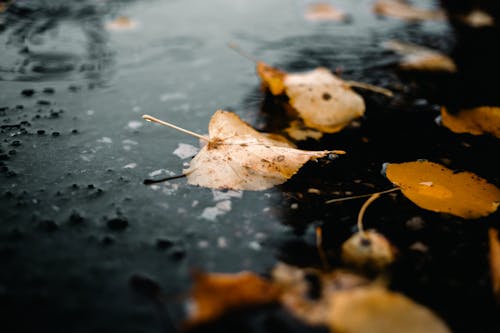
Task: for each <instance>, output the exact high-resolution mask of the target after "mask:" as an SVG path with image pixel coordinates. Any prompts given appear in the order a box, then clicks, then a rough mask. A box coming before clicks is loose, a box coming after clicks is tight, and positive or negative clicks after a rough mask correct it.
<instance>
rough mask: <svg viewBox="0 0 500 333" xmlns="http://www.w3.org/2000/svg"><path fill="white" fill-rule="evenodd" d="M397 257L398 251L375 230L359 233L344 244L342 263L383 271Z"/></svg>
mask: <svg viewBox="0 0 500 333" xmlns="http://www.w3.org/2000/svg"><path fill="white" fill-rule="evenodd" d="M395 255H396V249H395V248H394V247H393V246H392V245H391V243H390V242H389V241H388V240H387V238H385V237H384V236H383V235H382V234H380V233H378V232H376V231H375V230H366V231H363V232H357V233H355V234H354V235H352V236H351V237H350V238H349V239H348V240H346V241H345V242H344V243H343V244H342V261H343V262H345V263H347V264H350V265H353V266H355V267H357V268H361V269H370V270H383V269H384V268H386V267H387V266H389V265H390V264H392V263H393V262H394V260H395Z"/></svg>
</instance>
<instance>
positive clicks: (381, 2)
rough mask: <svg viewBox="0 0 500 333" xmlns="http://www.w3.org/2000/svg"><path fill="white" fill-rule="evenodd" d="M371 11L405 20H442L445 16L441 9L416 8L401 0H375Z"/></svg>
mask: <svg viewBox="0 0 500 333" xmlns="http://www.w3.org/2000/svg"><path fill="white" fill-rule="evenodd" d="M373 12H374V13H375V14H378V15H383V16H388V17H393V18H398V19H401V20H406V21H424V20H443V19H445V17H446V15H445V13H444V12H443V11H442V10H437V9H424V8H418V7H415V6H412V5H411V4H409V3H408V2H406V1H401V0H377V1H375V3H374V5H373Z"/></svg>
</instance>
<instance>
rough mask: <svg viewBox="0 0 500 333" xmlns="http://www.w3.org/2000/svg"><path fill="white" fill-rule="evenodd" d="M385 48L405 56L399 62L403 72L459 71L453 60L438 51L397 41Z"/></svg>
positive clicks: (387, 43)
mask: <svg viewBox="0 0 500 333" xmlns="http://www.w3.org/2000/svg"><path fill="white" fill-rule="evenodd" d="M383 46H384V47H385V48H387V49H389V50H392V51H394V52H396V53H398V54H400V55H402V56H403V58H402V59H401V61H400V62H399V67H400V68H401V69H402V70H407V71H428V72H450V73H454V72H456V71H457V66H456V65H455V62H454V61H453V59H451V58H450V57H448V56H447V55H444V54H442V53H441V52H438V51H436V50H433V49H429V48H427V47H423V46H420V45H416V44H412V43H403V42H400V41H397V40H390V41H387V42H385V43H384V44H383Z"/></svg>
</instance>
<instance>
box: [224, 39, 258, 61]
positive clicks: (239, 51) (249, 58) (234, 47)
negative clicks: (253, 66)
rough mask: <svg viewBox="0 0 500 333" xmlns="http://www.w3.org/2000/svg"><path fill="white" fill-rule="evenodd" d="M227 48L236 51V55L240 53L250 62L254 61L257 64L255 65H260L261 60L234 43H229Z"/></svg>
mask: <svg viewBox="0 0 500 333" xmlns="http://www.w3.org/2000/svg"><path fill="white" fill-rule="evenodd" d="M227 46H228V47H229V48H230V49H232V50H233V51H235V52H236V53H238V54H239V55H240V56H242V57H243V58H247V59H248V60H250V61H252V62H255V63H258V62H259V61H260V60H259V59H257V58H255V57H254V56H253V55H251V54H249V53H247V52H245V51H243V50H242V49H241V47H240V46H239V45H238V44H236V43H232V42H229V43H227Z"/></svg>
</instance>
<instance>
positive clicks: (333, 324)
mask: <svg viewBox="0 0 500 333" xmlns="http://www.w3.org/2000/svg"><path fill="white" fill-rule="evenodd" d="M329 310H330V313H329V317H328V326H329V327H330V329H331V331H332V332H342V333H401V332H405V333H422V332H425V333H450V332H451V331H450V329H449V328H448V327H447V326H446V324H445V323H444V322H443V321H442V320H441V319H440V318H439V317H438V316H436V315H435V314H434V313H433V312H431V311H430V310H429V309H427V308H426V307H424V306H422V305H420V304H417V303H415V302H414V301H412V300H410V299H409V298H407V297H406V296H404V295H402V294H399V293H396V292H391V291H388V290H386V289H383V288H379V287H362V288H355V289H352V290H346V291H339V292H337V293H335V294H334V295H333V297H332V302H331V304H330V308H329Z"/></svg>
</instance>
